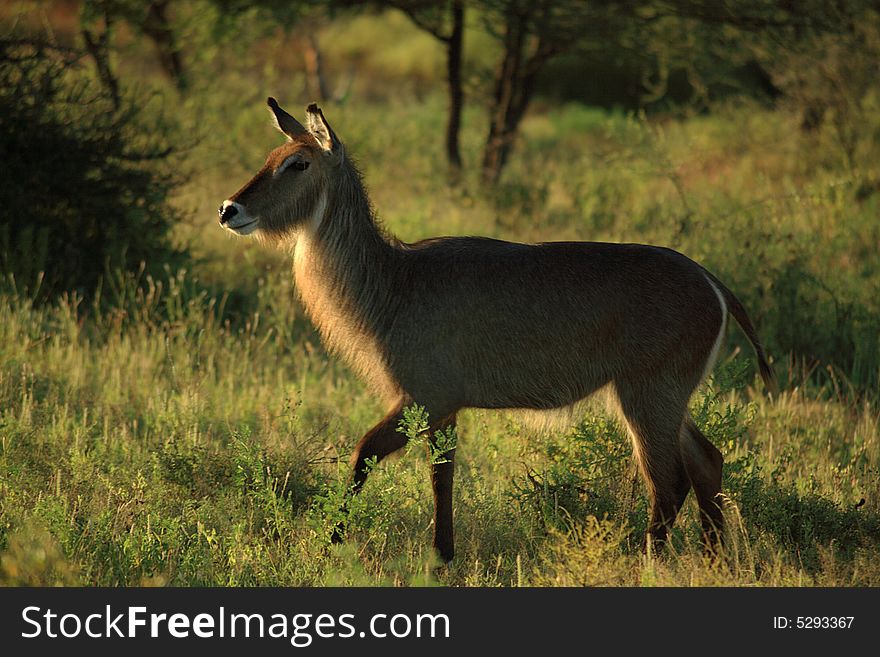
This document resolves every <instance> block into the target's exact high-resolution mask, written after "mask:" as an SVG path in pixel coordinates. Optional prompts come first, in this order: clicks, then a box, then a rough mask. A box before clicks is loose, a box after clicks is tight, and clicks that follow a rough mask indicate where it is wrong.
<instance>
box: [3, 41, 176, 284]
mask: <svg viewBox="0 0 880 657" xmlns="http://www.w3.org/2000/svg"><path fill="white" fill-rule="evenodd" d="M140 102H142V100H140V101H139V100H135V99H133V98H131V99H128V100H125V101H123V103H122V105H121V107H120V108H119V109H115V108H114V105H113V101H112V97H111V96H110V94H109V93H108V92H106V91H103V90H100V89H96V88H95V87H94V85H90V84H89V83H88V82H87V80H85V78H84V76H83V73H82V69H80V68H77V67H76V66H75V65H74V64H71V63H69V62H67V61H65V60H62V59H61V58H59V57H57V56H55V55H54V54H52V53H51V51H50V50H49V49H48V48H45V47H39V46H37V47H34V46H21V45H19V43H18V42H16V41H15V40H13V39H8V38H7V39H0V154H2V159H3V171H4V174H3V185H2V186H0V208H2V212H0V272H2V273H3V274H4V278H7V280H11V281H12V282H13V284H14V286H15V287H16V288H18V289H19V290H23V289H28V290H30V291H31V294H33V295H35V296H37V295H39V296H40V297H41V298H48V297H51V296H53V295H55V294H57V293H59V292H61V291H69V290H76V291H77V292H78V293H79V294H81V295H86V296H88V295H90V294H92V293H93V292H94V290H95V288H96V286H97V285H98V283H99V281H100V280H101V278H102V276H103V274H104V273H105V272H106V271H112V270H114V269H116V268H121V269H126V270H136V269H137V268H138V267H139V266H140V263H141V262H146V266H147V268H148V270H150V271H154V270H157V269H159V268H161V266H162V265H163V264H172V265H174V264H176V263H178V262H181V259H182V255H183V254H182V252H181V251H180V250H179V249H175V248H174V247H173V246H172V245H171V241H170V235H169V231H170V229H171V227H172V225H173V224H174V223H175V222H176V221H178V220H179V216H178V215H177V214H176V213H175V212H174V211H173V210H172V209H171V208H170V206H169V205H168V203H167V199H168V196H169V194H170V193H171V192H172V190H173V189H174V188H175V186H176V184H177V183H178V181H179V180H180V177H179V175H178V174H176V173H174V172H173V171H171V168H170V167H171V162H170V160H169V157H170V155H171V153H172V150H173V149H172V148H171V147H170V146H169V143H168V140H170V137H169V134H170V133H169V130H168V126H165V125H153V126H150V125H147V121H146V114H147V112H146V111H145V110H144V109H143V108H142V107H141V105H140V104H139V103H140ZM157 121H159V123H161V120H157Z"/></svg>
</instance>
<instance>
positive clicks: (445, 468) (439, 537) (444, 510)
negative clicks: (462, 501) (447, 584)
mask: <svg viewBox="0 0 880 657" xmlns="http://www.w3.org/2000/svg"><path fill="white" fill-rule="evenodd" d="M449 429H455V415H450V416H448V417H446V418H445V419H444V420H443V421H442V422H441V423H439V424H438V426H436V427H432V428H431V438H430V440H431V450H430V452H429V457H430V459H431V487H432V488H433V489H434V549H435V550H436V551H437V554H438V555H439V557H440V559H441V560H442V561H443V562H444V563H449V562H450V561H452V558H453V557H454V556H455V539H454V535H453V528H452V480H453V472H454V470H455V449H454V447H453V448H452V449H449V448H448V446H445V445H441V444H439V443H438V440H437V435H436V432H437V431H438V430H440V431H444V432H445V431H446V430H449Z"/></svg>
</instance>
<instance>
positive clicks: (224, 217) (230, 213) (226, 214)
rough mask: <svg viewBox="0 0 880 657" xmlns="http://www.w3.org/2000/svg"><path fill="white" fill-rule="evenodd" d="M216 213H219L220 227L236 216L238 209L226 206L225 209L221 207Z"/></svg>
mask: <svg viewBox="0 0 880 657" xmlns="http://www.w3.org/2000/svg"><path fill="white" fill-rule="evenodd" d="M218 212H219V213H220V225H221V226H222V225H223V224H225V223H226V222H227V221H229V220H230V219H232V218H233V217H234V216H235V215H237V214H238V208H237V207H235V206H234V205H227V206H225V207H224V206H222V205H221V206H220V209H219V210H218Z"/></svg>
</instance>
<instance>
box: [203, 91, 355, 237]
mask: <svg viewBox="0 0 880 657" xmlns="http://www.w3.org/2000/svg"><path fill="white" fill-rule="evenodd" d="M268 105H269V109H270V110H271V111H272V116H273V118H274V121H275V126H276V127H277V128H278V129H279V130H280V131H281V132H283V133H284V134H285V135H286V136H287V143H285V144H284V145H283V146H279V147H278V148H276V149H275V150H273V151H272V152H271V153H269V156H268V157H267V158H266V164H264V165H263V168H262V169H260V171H259V172H257V175H255V176H254V177H253V178H252V179H251V181H250V182H248V183H247V184H246V185H245V186H244V187H242V188H241V189H240V190H238V191H237V192H236V193H235V194H233V195H232V196H231V197H229V198H228V199H226V200H225V201H223V204H222V205H221V206H220V210H219V212H220V225H221V226H223V227H224V228H226V229H227V230H229V231H231V232H233V233H236V234H237V235H250V234H254V236H256V237H259V238H261V239H263V240H266V241H269V242H279V241H281V240H283V239H284V238H285V237H288V236H293V235H296V233H297V231H299V230H300V229H301V228H302V227H304V226H309V225H312V226H317V225H318V224H319V223H320V222H321V220H322V218H323V215H324V212H325V211H326V208H327V196H328V194H329V193H331V185H330V181H331V180H332V179H333V177H334V176H335V175H336V172H337V171H338V168H339V166H340V165H341V164H342V162H343V160H344V159H345V157H344V150H343V146H342V144H341V143H340V141H339V139H338V138H337V137H336V134H335V133H334V132H333V130H332V129H331V128H330V124H328V123H327V120H326V119H325V118H324V113H323V112H322V111H321V110H320V109H319V108H318V106H317V105H315V104H312V105H309V106H308V108H307V109H306V125H305V126H303V125H302V124H301V123H300V122H299V121H297V120H296V119H295V118H293V117H292V116H291V115H290V114H288V113H287V112H285V111H284V110H283V109H281V107H280V106H279V105H278V103H277V101H276V100H275V99H274V98H269V100H268Z"/></svg>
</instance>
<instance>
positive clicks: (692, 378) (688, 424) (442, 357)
mask: <svg viewBox="0 0 880 657" xmlns="http://www.w3.org/2000/svg"><path fill="white" fill-rule="evenodd" d="M268 104H269V108H270V109H271V111H272V115H273V117H274V119H275V124H276V126H277V127H278V129H279V130H281V132H283V133H284V134H285V135H286V136H287V142H286V143H285V144H284V145H282V146H280V147H278V148H276V149H275V150H273V151H272V152H271V153H269V156H268V158H267V159H266V164H265V165H264V166H263V168H262V169H260V171H259V172H258V173H257V174H256V175H255V176H254V177H253V179H252V180H251V181H250V182H248V183H247V184H246V185H245V186H244V187H242V188H241V189H240V190H239V191H238V192H236V193H235V194H234V195H233V196H231V197H230V198H229V199H227V200H226V201H224V202H223V204H222V206H221V207H220V224H221V225H222V226H223V227H224V228H226V229H227V230H229V231H232V232H234V233H236V234H238V235H252V236H254V237H256V238H257V239H258V240H260V241H261V242H263V243H266V244H270V245H274V246H280V247H282V248H289V249H291V250H292V252H293V273H294V276H295V279H296V286H297V288H298V291H299V294H300V296H301V298H302V302H303V305H304V307H305V309H306V311H307V312H308V314H309V315H310V316H311V318H312V320H313V322H314V323H315V325H316V326H317V328H318V330H319V332H320V334H321V336H322V338H323V340H324V341H325V343H326V345H327V347H328V348H329V349H330V350H331V351H332V352H335V353H337V354H339V355H340V356H341V357H342V358H344V359H345V360H346V361H348V363H349V364H350V365H351V366H352V367H353V368H354V370H355V371H356V372H357V373H358V374H359V375H361V376H362V377H363V378H364V379H365V380H366V381H367V382H368V383H369V384H370V385H371V386H372V388H373V389H374V390H375V391H376V392H377V393H378V394H379V395H380V396H381V398H382V400H383V402H384V404H385V408H386V410H387V415H386V416H385V417H384V418H383V419H382V420H381V421H380V422H379V423H378V424H377V425H376V426H374V427H373V428H372V429H370V431H368V432H367V433H366V435H364V436H363V438H361V440H360V441H359V442H358V444H357V447H356V448H355V450H354V454H353V455H352V458H351V464H352V467H353V469H354V474H353V491H355V492H357V491H358V490H359V489H360V488H361V487H362V486H363V484H364V481H365V480H366V477H367V471H366V469H365V468H366V467H367V461H368V460H369V459H373V458H375V459H376V460H377V461H380V460H382V458H383V457H385V456H387V455H388V454H390V453H392V452H394V451H395V450H398V449H400V448H401V447H403V446H404V444H405V443H406V440H407V438H406V437H405V436H404V435H403V434H401V433H400V432H399V431H398V425H399V423H400V421H401V419H402V416H403V409H404V408H406V407H407V406H409V405H411V404H419V405H421V406H423V407H424V408H425V409H426V411H427V413H428V416H429V418H430V424H431V431H430V433H429V436H430V437H431V438H430V439H432V440H433V439H434V438H433V436H434V432H436V431H437V430H439V429H445V428H447V427H452V426H454V425H455V419H456V413H458V411H460V410H461V409H463V408H468V407H470V408H496V409H501V408H516V409H534V410H539V411H541V410H550V409H559V408H565V407H570V406H572V405H573V404H575V403H577V402H578V401H580V400H583V399H584V398H586V397H587V396H589V395H590V394H591V393H593V392H595V391H597V390H598V389H600V388H605V387H606V386H607V387H608V388H609V390H610V391H612V392H613V393H614V396H616V398H617V400H618V402H619V409H620V412H621V415H622V417H623V419H624V422H625V424H626V427H627V429H628V431H629V433H630V435H631V437H632V441H633V449H634V453H635V456H636V459H637V461H638V464H639V466H640V469H641V473H642V475H643V477H644V480H645V483H646V485H647V490H648V495H649V497H650V502H651V510H650V520H649V526H648V535H649V536H650V537H651V538H652V539H653V541H654V543H655V545H657V544H662V543H663V541H664V539H665V537H666V534H667V531H668V529H669V528H670V526H671V525H672V523H673V521H674V520H675V516H676V514H677V513H678V510H679V509H680V508H681V506H682V503H683V502H684V500H685V497H686V496H687V494H688V491H689V490H690V489H691V488H693V489H694V491H695V493H696V496H697V500H698V502H699V507H700V513H701V522H702V526H703V540H704V542H705V544H706V545H707V547H709V548H710V549H711V548H712V547H713V546H715V545H717V543H718V541H719V540H720V530H721V527H722V521H723V517H722V512H721V508H720V506H719V494H720V491H721V467H722V462H723V459H722V456H721V453H720V452H719V451H718V449H716V448H715V446H714V445H712V443H710V442H709V440H707V439H706V437H705V436H703V434H702V433H701V432H700V430H699V429H698V428H697V426H696V425H695V424H694V421H693V420H692V419H691V417H690V414H689V412H688V400H689V399H690V397H691V394H692V393H693V392H694V389H695V388H696V387H697V386H698V385H699V384H700V382H701V381H702V380H703V378H704V377H705V376H706V375H707V374H708V373H709V371H710V370H711V368H712V365H713V363H714V361H715V358H716V356H717V354H718V350H719V348H720V346H721V343H722V340H723V337H724V332H725V328H726V326H727V317H728V314H731V315H733V317H734V318H736V320H737V322H739V325H740V326H741V327H742V329H743V331H744V332H745V334H746V335H747V336H748V338H749V340H750V341H751V343H752V345H753V346H754V349H755V352H756V354H757V357H758V363H759V368H760V372H761V375H762V377H763V379H764V381H765V383H766V384H767V385H768V386H769V385H771V382H772V372H771V369H770V366H769V365H768V363H767V359H766V357H765V355H764V352H763V349H762V348H761V345H760V343H759V342H758V338H757V336H756V334H755V330H754V328H753V327H752V324H751V322H750V321H749V318H748V316H747V315H746V312H745V310H744V309H743V307H742V305H741V304H740V302H739V301H737V299H736V297H734V296H733V294H732V293H731V292H730V290H728V289H727V288H726V287H725V286H724V285H723V284H722V283H721V282H720V281H719V280H718V279H717V278H715V277H714V276H713V275H712V274H710V273H709V272H708V271H706V270H705V269H704V268H703V267H701V266H700V265H698V264H696V263H695V262H693V261H692V260H690V259H688V258H687V257H685V256H683V255H682V254H680V253H677V252H676V251H672V250H670V249H666V248H660V247H655V246H646V245H641V244H606V243H598V242H552V243H544V244H517V243H511V242H503V241H500V240H495V239H488V238H482V237H438V238H434V239H428V240H425V241H422V242H418V243H415V244H407V243H405V242H401V241H399V240H397V239H395V238H393V237H391V236H389V235H387V234H385V233H384V232H383V231H382V229H381V228H380V226H379V225H378V224H377V220H376V217H375V215H374V213H373V209H372V207H371V205H370V200H369V198H368V197H367V193H366V191H365V189H364V186H363V183H362V182H361V177H360V174H359V173H358V171H357V169H356V168H355V166H354V164H353V163H352V161H351V159H350V158H349V157H347V155H346V152H345V148H344V147H343V144H342V143H341V142H340V140H339V139H338V137H337V136H336V134H335V132H334V131H333V130H332V129H331V128H330V125H329V124H328V123H327V121H326V119H325V118H324V114H323V112H322V111H321V110H320V109H318V107H317V106H316V105H314V104H313V105H310V106H309V107H308V108H307V110H306V117H307V120H306V125H305V126H303V125H302V124H300V123H299V122H298V121H297V120H296V119H294V118H293V117H292V116H290V115H289V114H288V113H287V112H285V111H284V110H283V109H281V107H279V105H278V103H277V102H276V101H275V99H274V98H269V100H268ZM445 456H446V458H443V459H435V460H436V461H438V462H434V463H432V464H431V468H432V471H431V479H432V484H433V489H434V547H435V548H436V550H437V552H438V553H439V556H440V557H441V558H442V559H443V560H444V561H449V560H451V559H452V557H453V553H454V549H453V531H452V477H453V456H454V450H453V451H452V452H450V453H448V454H446V455H445Z"/></svg>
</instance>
